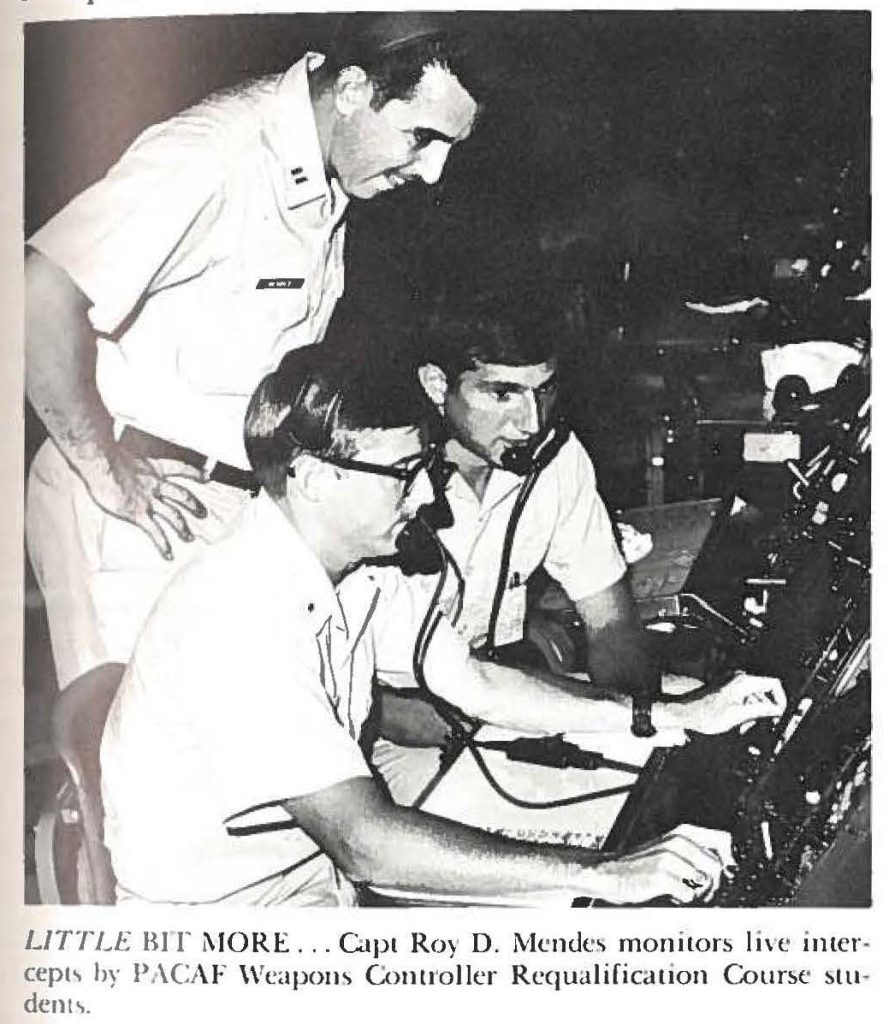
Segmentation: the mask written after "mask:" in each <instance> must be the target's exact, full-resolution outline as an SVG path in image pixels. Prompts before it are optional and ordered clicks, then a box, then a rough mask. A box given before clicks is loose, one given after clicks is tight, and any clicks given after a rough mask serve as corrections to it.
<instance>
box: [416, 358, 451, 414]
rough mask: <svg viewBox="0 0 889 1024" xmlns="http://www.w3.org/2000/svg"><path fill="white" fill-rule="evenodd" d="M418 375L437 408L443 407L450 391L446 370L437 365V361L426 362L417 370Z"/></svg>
mask: <svg viewBox="0 0 889 1024" xmlns="http://www.w3.org/2000/svg"><path fill="white" fill-rule="evenodd" d="M417 375H418V376H419V378H420V384H421V386H422V388H423V390H424V391H425V392H426V394H427V395H428V396H429V400H430V401H431V402H432V404H433V405H434V406H435V407H436V408H437V409H441V408H442V407H443V406H444V403H445V396H446V395H447V393H448V378H447V377H446V376H445V372H444V370H443V369H442V368H441V367H440V366H436V365H435V363H424V364H423V365H422V366H421V367H420V368H419V370H417Z"/></svg>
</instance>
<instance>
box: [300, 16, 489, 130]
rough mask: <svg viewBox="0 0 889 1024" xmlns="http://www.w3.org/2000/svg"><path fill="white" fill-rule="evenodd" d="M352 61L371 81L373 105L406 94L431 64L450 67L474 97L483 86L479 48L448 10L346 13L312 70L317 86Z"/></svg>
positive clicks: (327, 82)
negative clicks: (324, 55) (319, 63)
mask: <svg viewBox="0 0 889 1024" xmlns="http://www.w3.org/2000/svg"><path fill="white" fill-rule="evenodd" d="M352 65H356V66H358V67H360V68H362V70H363V71H364V72H365V73H366V74H367V76H368V78H369V79H370V81H371V83H372V84H373V88H374V95H373V100H372V102H371V106H372V108H373V109H374V110H379V109H380V107H383V106H385V104H386V103H388V102H389V100H392V99H410V98H411V96H412V95H413V93H414V90H415V89H416V88H417V85H418V84H419V82H420V79H421V78H422V77H423V72H424V71H425V69H426V68H427V67H429V66H432V65H440V66H441V67H444V68H446V69H448V70H449V71H451V72H452V74H454V75H455V76H456V78H457V79H458V80H459V81H460V83H461V84H462V85H463V87H464V88H465V89H466V90H467V92H469V93H470V94H471V95H472V96H473V98H474V99H475V100H476V101H479V99H480V95H479V94H480V93H481V92H482V91H484V78H485V76H484V73H483V72H482V70H481V67H480V65H479V54H478V53H477V51H476V50H475V48H474V47H472V46H470V45H469V41H468V36H467V35H466V34H465V32H464V31H463V29H462V28H461V26H460V24H459V20H458V19H457V18H455V17H454V15H450V16H448V15H446V14H439V13H435V12H420V11H393V12H389V13H384V14H380V13H377V14H373V13H366V12H362V13H357V14H351V15H348V16H346V17H345V18H344V19H343V22H342V25H341V28H340V31H339V32H338V33H337V34H336V35H335V37H334V39H333V40H332V42H331V44H330V45H329V46H328V47H327V59H326V60H325V62H324V64H323V65H322V66H321V68H319V70H318V78H319V82H320V83H321V86H322V88H325V87H327V86H329V85H330V84H332V83H333V82H334V81H335V79H336V77H337V75H338V74H339V73H340V71H342V70H343V68H347V67H350V66H352Z"/></svg>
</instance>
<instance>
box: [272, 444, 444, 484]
mask: <svg viewBox="0 0 889 1024" xmlns="http://www.w3.org/2000/svg"><path fill="white" fill-rule="evenodd" d="M317 458H319V459H321V460H322V461H323V462H329V463H330V464H331V465H332V466H339V468H340V469H354V470H357V471H358V472H359V473H372V474H373V475H374V476H388V477H391V478H392V479H393V480H401V481H402V482H403V483H404V493H405V495H407V494H408V493H409V491H410V489H411V487H413V485H414V483H415V482H416V480H417V477H418V476H419V475H420V474H421V473H422V472H423V471H424V470H425V471H426V472H427V473H429V475H430V477H434V479H436V480H437V479H440V478H442V477H444V479H447V476H449V475H450V473H447V472H446V470H445V467H446V466H448V463H445V462H444V461H443V459H442V454H441V449H440V448H438V447H437V446H434V445H432V446H430V447H428V448H425V449H424V450H423V451H422V452H421V453H420V454H419V455H417V456H416V457H415V458H412V459H411V460H410V461H408V462H405V463H403V464H402V465H400V466H399V465H395V466H384V465H381V464H380V463H378V462H362V461H361V460H360V459H347V458H343V457H341V456H338V455H319V456H317ZM287 474H288V476H293V475H294V473H293V467H292V466H291V467H290V468H289V469H288V470H287Z"/></svg>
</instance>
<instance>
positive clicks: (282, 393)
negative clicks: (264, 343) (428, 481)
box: [244, 344, 426, 498]
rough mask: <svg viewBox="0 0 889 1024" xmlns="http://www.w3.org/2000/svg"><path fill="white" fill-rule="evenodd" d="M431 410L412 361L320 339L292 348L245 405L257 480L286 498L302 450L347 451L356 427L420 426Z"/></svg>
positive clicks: (246, 430) (248, 441) (249, 449)
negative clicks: (370, 356)
mask: <svg viewBox="0 0 889 1024" xmlns="http://www.w3.org/2000/svg"><path fill="white" fill-rule="evenodd" d="M425 411H426V407H425V402H424V398H423V393H422V391H421V390H420V387H419V384H418V383H417V379H416V373H415V371H414V369H413V367H412V366H410V365H408V364H406V363H405V362H403V361H394V360H392V359H391V358H390V359H389V360H388V361H386V362H385V364H384V362H383V361H382V360H377V361H376V362H374V361H371V360H366V359H362V358H356V357H355V354H354V353H349V352H346V351H342V350H336V349H333V348H331V347H330V346H329V345H327V344H325V345H321V346H317V345H314V346H310V347H308V348H300V349H295V350H294V351H293V352H288V353H287V355H286V356H284V358H283V359H282V360H281V363H280V365H279V366H278V368H277V369H276V370H275V371H274V372H272V373H270V374H268V375H267V376H266V377H264V378H263V380H262V381H260V384H259V387H257V389H256V391H255V392H254V393H253V397H252V398H251V399H250V404H249V406H248V408H247V415H246V417H245V420H244V444H245V447H246V449H247V457H248V458H249V460H250V465H251V467H252V468H253V471H254V473H255V474H256V476H257V478H258V480H259V482H260V483H261V484H262V485H263V487H265V489H266V490H267V491H268V492H269V493H270V494H271V495H272V496H273V497H276V498H280V497H283V495H284V493H285V491H286V485H287V470H288V468H289V466H290V465H291V463H292V462H293V460H294V459H295V458H296V457H297V456H298V455H301V454H303V453H309V454H311V455H317V456H320V457H322V458H323V457H324V456H339V457H344V458H348V457H349V456H351V455H353V454H354V452H355V447H356V446H355V441H356V438H355V433H356V432H358V431H362V430H387V429H394V428H396V427H407V426H413V425H420V424H421V422H422V420H423V417H424V414H425Z"/></svg>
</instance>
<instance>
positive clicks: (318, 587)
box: [248, 491, 349, 635]
mask: <svg viewBox="0 0 889 1024" xmlns="http://www.w3.org/2000/svg"><path fill="white" fill-rule="evenodd" d="M248 515H249V517H250V523H251V528H252V529H253V531H254V533H255V536H256V537H257V542H256V543H257V545H258V546H259V547H260V548H261V549H262V551H263V553H264V554H265V556H266V559H267V561H266V564H267V565H268V566H269V567H270V568H269V571H270V574H273V578H274V580H275V581H276V583H277V585H278V586H282V587H285V588H286V589H287V591H288V593H293V594H295V595H296V596H297V598H298V600H299V603H300V605H301V607H302V610H303V612H304V613H305V615H306V618H307V619H308V620H309V622H310V623H311V626H312V629H313V631H314V632H315V634H316V635H317V634H318V633H320V632H321V631H322V630H323V629H324V628H325V627H326V626H327V624H328V623H330V624H331V625H332V626H333V627H334V628H336V629H338V630H341V631H342V632H343V633H345V634H347V635H348V632H349V630H348V626H347V624H346V619H345V616H344V614H343V608H342V605H341V604H340V600H339V597H338V596H337V593H336V590H335V589H334V586H333V583H332V582H331V580H330V577H329V576H328V575H327V573H326V572H325V571H324V567H323V566H322V565H321V562H320V561H319V560H318V556H317V555H316V554H315V552H314V551H313V550H312V549H311V548H310V547H309V545H308V544H307V543H306V542H305V540H304V539H303V537H302V536H301V534H300V533H299V531H298V530H297V529H296V527H295V526H294V525H293V523H291V522H290V520H289V519H288V518H287V516H285V515H284V512H283V511H282V509H280V508H279V507H278V505H276V504H275V502H274V501H273V500H272V499H271V498H270V497H269V495H268V494H267V493H266V492H265V491H260V492H259V494H258V495H257V496H256V498H254V499H253V500H252V501H251V502H250V505H249V506H248Z"/></svg>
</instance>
